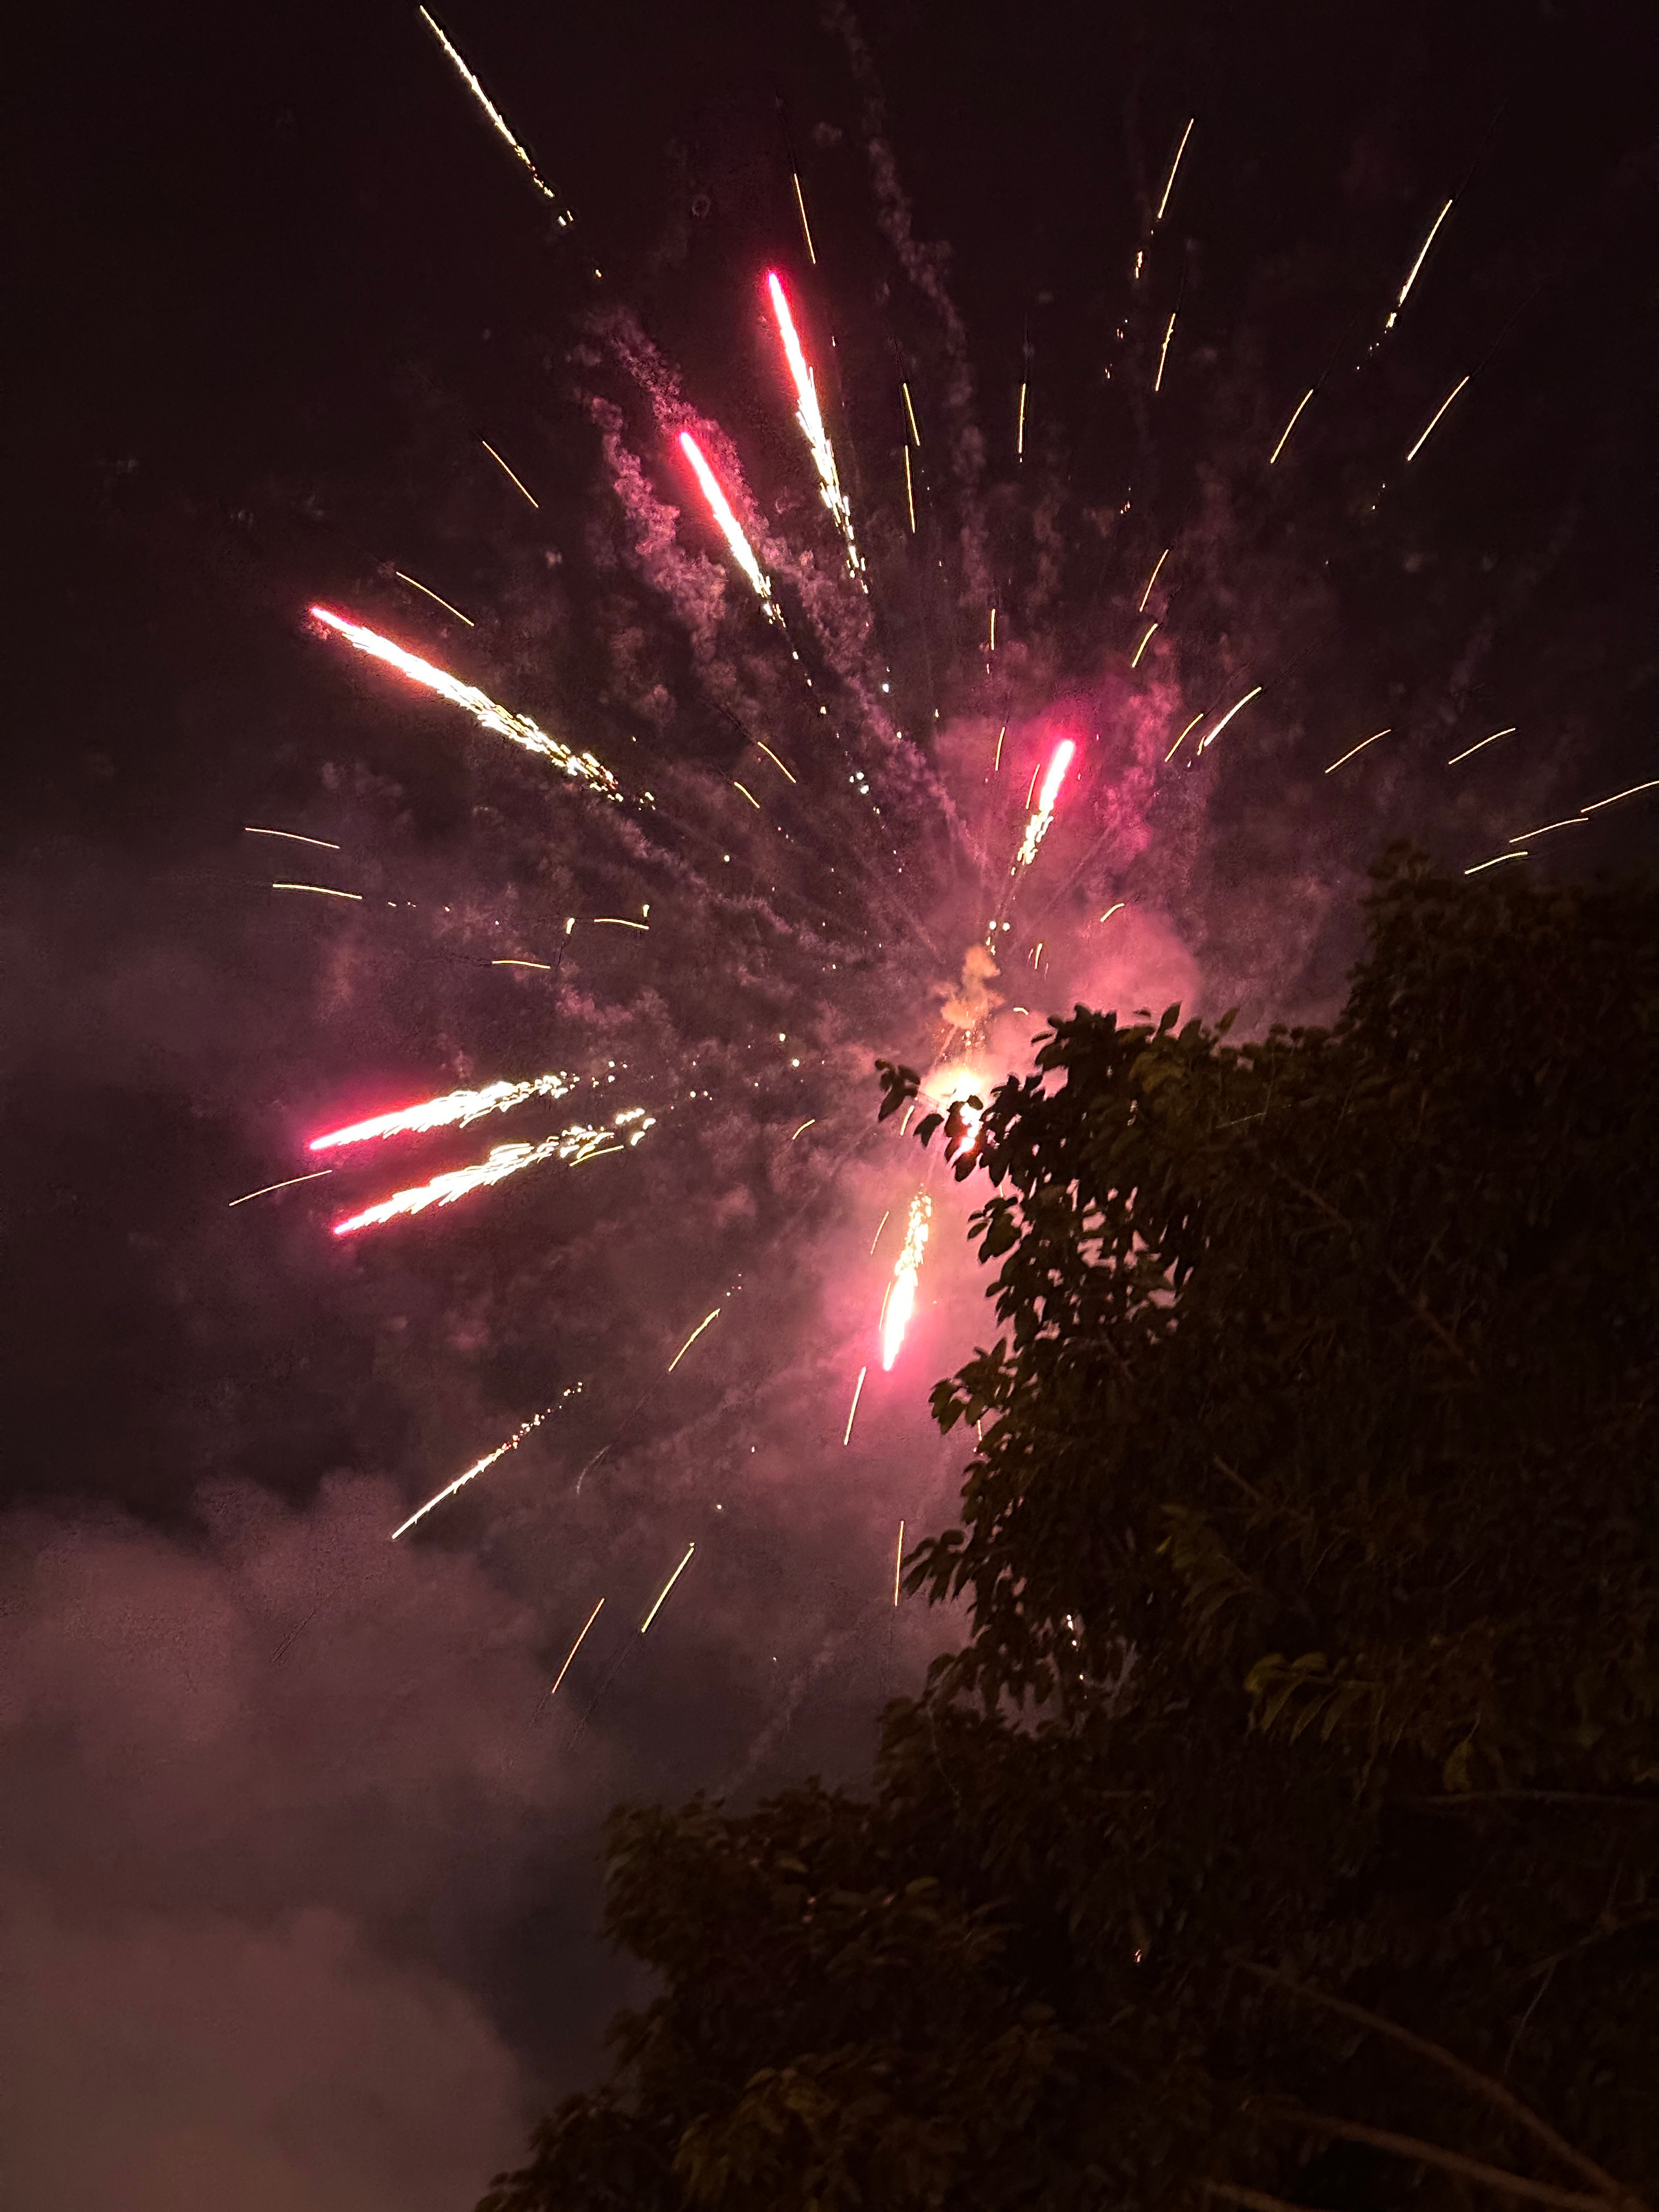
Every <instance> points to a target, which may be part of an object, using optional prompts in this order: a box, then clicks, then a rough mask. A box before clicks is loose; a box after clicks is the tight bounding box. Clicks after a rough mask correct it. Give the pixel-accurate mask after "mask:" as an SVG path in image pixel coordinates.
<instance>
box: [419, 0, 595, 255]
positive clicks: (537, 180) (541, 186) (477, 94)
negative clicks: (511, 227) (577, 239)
mask: <svg viewBox="0 0 1659 2212" xmlns="http://www.w3.org/2000/svg"><path fill="white" fill-rule="evenodd" d="M420 13H421V18H422V21H423V22H424V23H425V25H426V27H427V28H428V30H429V31H430V32H431V33H432V35H433V37H434V38H435V39H436V40H437V41H438V44H439V45H440V46H441V47H442V48H443V50H444V52H446V53H447V55H448V57H449V58H450V60H451V62H452V63H453V64H454V67H455V70H456V73H457V74H458V75H459V77H460V80H461V82H462V83H463V84H464V85H465V87H466V88H467V90H468V91H469V92H470V93H471V94H472V97H473V98H474V100H477V103H478V105H479V106H480V107H482V108H483V112H484V113H485V114H486V115H487V116H488V117H489V120H490V123H491V125H493V126H494V128H495V131H497V133H498V134H499V135H500V136H501V137H502V138H504V139H505V140H506V142H507V144H508V145H509V146H510V147H511V148H512V149H513V153H514V155H516V156H517V157H518V159H519V160H520V161H522V162H523V164H524V166H525V168H526V171H527V173H528V174H529V177H530V181H531V183H532V185H534V186H535V187H536V190H537V191H538V192H539V193H540V194H541V196H542V197H543V198H544V200H550V201H551V202H552V204H553V205H554V207H555V208H556V209H557V210H558V218H559V227H560V228H561V229H563V228H566V227H567V226H568V223H569V222H570V214H569V210H568V209H566V208H562V207H560V205H559V196H558V194H557V193H556V191H554V190H553V189H552V187H551V186H550V185H548V184H546V183H544V181H543V179H542V178H541V177H540V176H539V175H538V173H537V170H536V164H535V163H534V162H533V161H532V160H531V158H530V156H529V155H528V154H527V153H526V151H525V149H524V148H523V147H522V146H521V145H520V143H519V142H518V140H517V139H516V138H515V137H513V131H512V128H511V126H510V125H509V124H508V122H507V118H506V117H505V116H504V115H503V114H502V113H501V110H500V108H499V107H497V106H496V105H495V101H494V100H491V98H490V97H489V94H488V93H487V92H486V91H485V90H484V88H483V85H481V84H480V83H479V82H478V80H477V77H476V76H474V75H473V73H472V71H471V70H470V69H469V68H468V67H467V65H466V64H465V62H464V61H463V60H462V58H461V57H460V55H459V53H457V52H456V51H455V48H454V47H453V46H452V45H451V44H450V42H449V40H448V39H447V37H446V36H445V35H444V31H443V27H442V26H441V24H440V23H439V22H438V21H437V20H436V18H435V17H434V16H433V15H430V14H428V11H427V9H424V8H422V9H421V11H420Z"/></svg>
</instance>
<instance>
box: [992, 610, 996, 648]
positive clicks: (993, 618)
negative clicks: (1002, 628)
mask: <svg viewBox="0 0 1659 2212" xmlns="http://www.w3.org/2000/svg"><path fill="white" fill-rule="evenodd" d="M996 649H997V611H996V609H995V608H994V607H993V608H992V610H991V650H992V652H993V653H994V652H995V651H996Z"/></svg>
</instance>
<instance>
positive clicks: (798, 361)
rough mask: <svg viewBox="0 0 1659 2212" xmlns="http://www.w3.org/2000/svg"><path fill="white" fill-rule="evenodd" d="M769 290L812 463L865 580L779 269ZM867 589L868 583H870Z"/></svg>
mask: <svg viewBox="0 0 1659 2212" xmlns="http://www.w3.org/2000/svg"><path fill="white" fill-rule="evenodd" d="M766 289H767V290H768V292H769V293H770V295H771V298H772V313H773V315H774V316H775V319H776V321H777V325H778V336H779V337H780V338H781V340H782V341H783V354H784V359H785V360H786V361H787V362H788V364H789V374H790V378H791V380H792V381H793V384H794V387H795V420H796V422H799V424H800V429H801V435H802V436H803V437H804V438H805V441H806V444H807V447H808V450H809V451H810V452H811V456H812V465H813V467H814V468H815V469H817V472H818V493H819V496H820V497H821V498H822V500H823V503H824V505H825V507H828V508H829V515H830V520H832V521H833V522H834V524H835V526H836V529H837V530H838V531H839V532H841V541H842V544H843V545H844V546H845V547H846V548H847V566H848V568H849V569H850V570H851V572H852V574H854V577H855V578H856V579H857V580H858V581H859V582H860V583H861V584H862V583H863V582H864V559H863V556H862V555H861V554H860V551H859V549H858V541H857V540H856V538H854V535H853V510H852V508H851V507H848V504H847V495H846V493H845V492H843V491H842V488H841V476H840V472H839V471H838V470H837V469H836V449H835V447H833V446H832V445H831V444H830V443H829V432H828V431H827V430H826V429H825V428H824V427H823V414H822V413H821V412H820V410H819V408H818V394H817V382H816V380H814V378H813V375H812V372H811V368H809V367H808V365H807V360H806V356H805V353H804V352H803V351H802V350H801V343H800V339H799V336H798V335H797V333H796V330H795V319H794V317H793V315H792V314H791V313H790V312H789V301H788V299H787V295H786V294H785V292H784V289H783V286H782V284H781V283H780V282H779V281H778V277H777V274H776V272H775V271H773V272H771V273H770V274H769V276H768V277H767V279H766ZM866 588H867V586H866Z"/></svg>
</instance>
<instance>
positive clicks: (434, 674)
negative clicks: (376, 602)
mask: <svg viewBox="0 0 1659 2212" xmlns="http://www.w3.org/2000/svg"><path fill="white" fill-rule="evenodd" d="M311 612H312V615H313V617H314V618H315V619H316V620H317V621H318V622H319V623H324V624H325V626H326V627H327V628H328V629H331V630H333V631H335V632H336V633H337V635H339V636H341V637H343V638H344V639H345V641H346V642H347V643H348V644H349V645H354V646H356V648H357V650H358V652H359V653H367V654H368V657H369V659H371V660H380V661H384V662H385V664H386V666H387V667H388V668H395V669H396V670H397V671H398V674H399V675H400V676H405V677H407V678H408V679H409V681H410V683H411V684H420V685H421V687H422V690H427V691H435V692H436V693H437V695H438V696H439V697H440V698H441V699H447V700H448V701H449V702H450V704H451V705H452V706H454V707H460V708H464V709H465V712H466V713H467V714H471V717H472V719H473V720H474V721H475V722H477V724H478V726H479V727H480V728H481V729H485V730H489V731H492V732H494V733H495V736H497V737H501V738H510V739H511V741H512V742H513V744H515V745H522V746H523V747H524V749H525V750H526V752H532V753H539V754H540V755H541V756H542V757H543V758H544V760H550V761H551V762H552V763H553V765H554V766H555V767H556V769H559V770H560V771H561V773H562V774H563V775H568V776H569V777H571V778H572V779H573V780H574V781H576V782H579V783H585V784H586V786H587V787H588V788H589V790H590V791H594V792H597V793H599V797H600V798H601V799H614V800H617V801H620V799H621V798H622V795H623V793H622V786H621V785H620V784H619V783H618V782H617V779H616V777H615V776H614V775H611V771H610V769H608V768H606V766H605V763H604V762H603V761H601V760H599V759H598V758H597V757H595V755H593V754H592V753H579V752H577V751H575V750H574V748H573V747H571V746H569V745H566V744H561V743H560V742H559V740H558V738H550V737H549V736H548V734H547V732H546V731H545V730H544V729H543V728H542V727H541V726H540V725H539V724H538V723H536V722H534V721H532V720H531V718H530V716H529V715H528V714H513V712H512V710H511V709H510V708H507V707H501V706H498V705H497V704H496V702H495V700H493V699H492V698H491V697H490V696H489V693H488V692H487V691H481V690H479V689H478V687H477V684H463V683H462V681H461V679H460V678H459V676H452V675H451V674H450V673H449V671H447V669H443V668H440V667H438V666H436V665H435V663H434V662H432V661H430V660H422V659H421V658H420V656H419V654H418V653H409V652H406V651H405V650H404V647H402V646H401V645H396V644H394V643H393V642H392V639H391V638H389V637H382V636H381V635H380V632H379V630H374V629H368V628H367V627H366V626H365V625H364V624H363V623H355V622H349V621H348V620H347V619H346V617H344V616H343V615H339V614H336V613H335V612H334V611H333V610H332V609H331V608H330V607H319V606H314V607H313V608H312V610H311Z"/></svg>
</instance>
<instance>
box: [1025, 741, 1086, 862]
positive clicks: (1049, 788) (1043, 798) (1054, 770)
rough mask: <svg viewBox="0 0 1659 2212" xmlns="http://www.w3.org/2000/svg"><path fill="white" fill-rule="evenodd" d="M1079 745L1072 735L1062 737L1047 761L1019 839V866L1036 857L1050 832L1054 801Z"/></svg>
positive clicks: (1058, 795) (1058, 794)
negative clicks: (1039, 789)
mask: <svg viewBox="0 0 1659 2212" xmlns="http://www.w3.org/2000/svg"><path fill="white" fill-rule="evenodd" d="M1076 752H1077V746H1076V744H1074V743H1073V740H1072V739H1071V738H1061V739H1060V743H1059V744H1057V745H1056V746H1055V747H1054V758H1053V759H1052V760H1051V761H1050V762H1049V763H1048V774H1047V775H1045V776H1044V777H1043V779H1042V790H1041V791H1040V792H1039V793H1037V803H1036V811H1035V812H1034V813H1033V814H1032V816H1031V818H1030V821H1029V822H1028V823H1026V824H1025V835H1024V837H1023V838H1022V840H1021V841H1020V848H1019V857H1018V859H1017V860H1016V861H1015V862H1014V867H1015V869H1016V870H1018V869H1020V868H1029V867H1030V865H1031V863H1032V861H1033V860H1035V859H1036V852H1037V847H1038V846H1039V845H1040V844H1041V843H1042V841H1043V839H1044V838H1045V837H1046V836H1048V825H1049V823H1051V822H1052V821H1053V820H1054V802H1055V800H1056V799H1058V798H1059V797H1060V785H1061V784H1062V783H1064V782H1065V781H1066V769H1069V768H1070V766H1071V765H1072V762H1073V757H1074V756H1075V755H1076Z"/></svg>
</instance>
